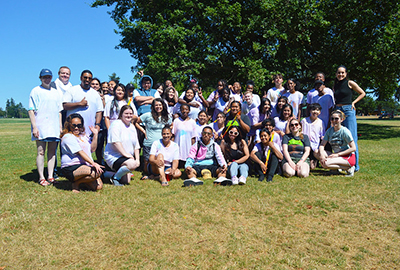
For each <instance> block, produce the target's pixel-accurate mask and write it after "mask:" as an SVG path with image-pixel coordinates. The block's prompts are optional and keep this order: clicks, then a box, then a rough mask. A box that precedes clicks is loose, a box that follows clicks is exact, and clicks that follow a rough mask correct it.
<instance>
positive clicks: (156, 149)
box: [147, 125, 182, 187]
mask: <svg viewBox="0 0 400 270" xmlns="http://www.w3.org/2000/svg"><path fill="white" fill-rule="evenodd" d="M161 134H162V139H160V140H156V141H154V142H153V144H152V146H151V149H150V158H149V162H150V163H149V164H148V165H147V170H148V172H149V174H150V175H155V176H158V175H159V176H160V182H161V186H163V187H166V186H169V184H168V181H169V179H172V178H174V179H177V178H179V177H181V175H182V172H181V171H180V170H179V169H178V164H179V146H178V144H176V143H175V142H173V141H171V137H172V132H171V127H170V126H169V125H166V126H164V128H163V129H162V132H161ZM167 175H169V176H170V177H168V178H167Z"/></svg>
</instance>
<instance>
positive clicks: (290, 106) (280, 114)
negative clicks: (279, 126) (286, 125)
mask: <svg viewBox="0 0 400 270" xmlns="http://www.w3.org/2000/svg"><path fill="white" fill-rule="evenodd" d="M286 108H289V109H290V116H289V117H292V116H293V107H292V105H290V104H285V105H283V107H282V110H281V112H280V113H279V119H281V120H282V121H285V120H284V119H283V111H284V110H285V109H286Z"/></svg>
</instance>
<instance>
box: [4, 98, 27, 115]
mask: <svg viewBox="0 0 400 270" xmlns="http://www.w3.org/2000/svg"><path fill="white" fill-rule="evenodd" d="M0 114H1V115H2V116H5V117H8V118H26V117H28V111H27V110H26V109H25V108H24V106H23V105H22V103H21V102H20V103H18V104H15V101H14V99H13V98H11V100H10V99H7V102H6V110H5V113H4V114H3V112H1V113H0Z"/></svg>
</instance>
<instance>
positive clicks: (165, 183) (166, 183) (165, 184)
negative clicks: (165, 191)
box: [161, 182, 169, 187]
mask: <svg viewBox="0 0 400 270" xmlns="http://www.w3.org/2000/svg"><path fill="white" fill-rule="evenodd" d="M161 186H163V187H168V186H169V184H168V182H161Z"/></svg>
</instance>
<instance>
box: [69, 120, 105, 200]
mask: <svg viewBox="0 0 400 270" xmlns="http://www.w3.org/2000/svg"><path fill="white" fill-rule="evenodd" d="M89 128H90V130H91V131H92V134H93V138H91V139H90V137H88V136H86V134H85V126H84V120H83V118H82V116H81V115H80V114H78V113H73V114H71V115H69V116H68V117H67V120H66V122H65V124H64V130H63V132H62V133H61V138H62V139H61V149H62V151H61V152H62V156H61V171H62V173H63V174H64V176H65V177H66V178H67V179H68V180H69V181H71V182H72V191H73V192H75V193H79V185H80V184H86V185H87V186H88V187H89V189H92V190H99V189H102V187H103V182H102V181H101V179H100V175H101V174H102V173H103V169H102V166H101V165H99V164H97V163H96V162H94V161H93V159H92V154H91V153H92V152H94V151H95V150H96V147H97V133H98V131H97V129H96V128H94V127H91V126H90V127H89ZM90 140H91V141H90Z"/></svg>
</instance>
